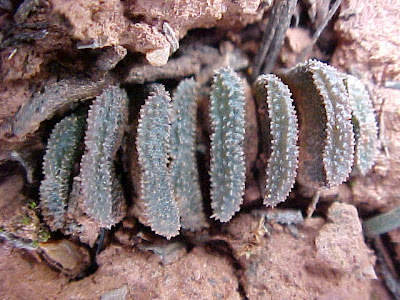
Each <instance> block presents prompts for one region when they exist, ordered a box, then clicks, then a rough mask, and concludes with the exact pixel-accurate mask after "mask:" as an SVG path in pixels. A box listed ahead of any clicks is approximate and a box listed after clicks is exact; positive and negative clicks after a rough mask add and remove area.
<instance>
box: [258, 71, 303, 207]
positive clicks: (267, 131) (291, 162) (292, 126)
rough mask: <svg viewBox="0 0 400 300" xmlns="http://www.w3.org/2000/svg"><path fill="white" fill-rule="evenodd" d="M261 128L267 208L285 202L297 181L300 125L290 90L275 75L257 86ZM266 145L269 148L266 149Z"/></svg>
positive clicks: (265, 78) (261, 81) (262, 77)
mask: <svg viewBox="0 0 400 300" xmlns="http://www.w3.org/2000/svg"><path fill="white" fill-rule="evenodd" d="M255 89H256V98H257V102H258V107H259V108H261V109H259V112H260V121H261V122H262V123H264V124H262V126H261V128H262V130H263V132H262V136H261V139H262V144H263V148H265V147H271V148H270V149H264V152H265V154H266V155H267V156H269V157H268V162H267V169H266V183H265V182H264V183H263V184H265V191H264V204H265V205H267V206H275V205H277V204H278V203H280V202H282V201H285V200H286V198H287V196H288V195H289V193H290V191H291V189H292V188H293V185H294V183H295V178H296V168H297V158H298V155H299V150H298V146H297V138H298V124H297V116H296V112H295V110H294V106H293V100H292V98H291V93H290V91H289V88H288V87H287V86H286V85H285V84H283V83H282V81H281V80H280V79H279V78H278V77H276V76H275V75H261V76H259V77H258V79H257V81H256V82H255ZM264 145H266V146H264Z"/></svg>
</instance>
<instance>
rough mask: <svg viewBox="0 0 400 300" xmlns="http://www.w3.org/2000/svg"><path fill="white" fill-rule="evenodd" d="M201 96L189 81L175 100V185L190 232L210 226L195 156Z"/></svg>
mask: <svg viewBox="0 0 400 300" xmlns="http://www.w3.org/2000/svg"><path fill="white" fill-rule="evenodd" d="M198 93H199V86H198V84H197V83H196V82H195V81H194V80H193V79H186V80H183V81H181V82H180V83H179V85H178V88H177V90H176V92H175V94H174V97H173V101H172V107H173V109H172V111H173V114H172V124H171V158H172V162H171V166H170V170H171V176H172V186H173V190H174V192H175V198H176V200H177V201H178V206H179V211H180V213H181V223H182V227H183V228H185V229H190V230H198V229H200V228H202V227H205V226H207V223H206V221H205V215H204V212H203V204H202V196H201V191H200V183H199V174H198V171H197V163H196V155H195V138H196V109H197V100H198V98H199V95H198Z"/></svg>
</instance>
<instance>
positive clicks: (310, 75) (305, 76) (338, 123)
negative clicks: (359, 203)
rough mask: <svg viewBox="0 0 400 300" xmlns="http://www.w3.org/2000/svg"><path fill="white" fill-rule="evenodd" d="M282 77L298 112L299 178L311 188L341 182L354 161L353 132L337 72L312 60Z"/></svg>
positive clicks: (346, 100)
mask: <svg viewBox="0 0 400 300" xmlns="http://www.w3.org/2000/svg"><path fill="white" fill-rule="evenodd" d="M281 77H282V80H283V82H284V83H286V84H287V85H288V86H289V88H290V90H291V91H292V93H293V98H294V100H295V103H296V108H297V109H298V115H299V124H300V132H299V152H300V153H299V167H298V177H297V179H298V181H299V182H300V183H301V184H303V185H305V186H308V187H311V188H319V187H333V186H337V185H339V184H341V183H342V182H343V181H345V180H346V179H347V177H348V175H349V173H350V171H351V167H352V164H353V154H354V133H353V125H352V124H351V107H350V104H349V99H348V94H347V92H346V88H345V87H344V84H343V82H342V80H341V78H340V77H339V74H338V72H337V71H336V69H334V68H333V67H331V66H328V65H326V64H324V63H321V62H319V61H316V60H309V61H308V62H306V63H304V64H299V65H297V66H296V67H294V68H293V69H291V70H289V71H288V72H286V73H283V74H282V75H281Z"/></svg>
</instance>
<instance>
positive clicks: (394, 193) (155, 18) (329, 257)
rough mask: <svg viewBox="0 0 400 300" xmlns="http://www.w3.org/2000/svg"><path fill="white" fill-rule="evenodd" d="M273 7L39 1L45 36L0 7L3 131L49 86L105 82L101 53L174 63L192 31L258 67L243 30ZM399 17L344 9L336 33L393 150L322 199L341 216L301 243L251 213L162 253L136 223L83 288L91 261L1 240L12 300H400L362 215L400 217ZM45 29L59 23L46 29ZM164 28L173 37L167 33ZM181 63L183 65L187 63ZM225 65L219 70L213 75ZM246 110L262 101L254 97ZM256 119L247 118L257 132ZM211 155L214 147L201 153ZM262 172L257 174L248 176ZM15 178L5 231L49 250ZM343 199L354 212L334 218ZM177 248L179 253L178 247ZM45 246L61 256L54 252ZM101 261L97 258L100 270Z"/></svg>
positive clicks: (291, 37)
mask: <svg viewBox="0 0 400 300" xmlns="http://www.w3.org/2000/svg"><path fill="white" fill-rule="evenodd" d="M3 2H4V3H6V2H7V1H3ZM3 2H1V1H0V4H1V5H4V4H2V3H3ZM28 2H29V1H28ZM31 2H32V3H34V2H35V1H31ZM78 2H79V4H78ZM269 2H270V1H260V0H254V1H251V0H239V1H227V0H226V1H225V0H219V1H205V0H196V1H189V2H188V1H181V0H174V1H169V2H168V3H167V4H166V3H165V1H153V2H152V3H151V4H150V2H149V1H118V0H107V1H99V0H93V1H86V2H85V3H84V4H82V1H76V0H73V1H61V0H50V1H48V2H45V3H44V2H43V3H42V2H39V3H40V5H39V6H38V7H36V8H34V9H33V10H32V12H30V13H28V14H27V17H26V22H27V23H29V24H35V26H36V27H35V26H34V27H29V26H28V27H27V28H25V27H23V26H14V25H15V24H14V23H13V22H10V20H12V18H13V13H14V12H13V10H12V9H11V10H10V9H5V8H3V7H2V6H0V8H1V9H0V26H2V25H4V26H6V27H3V28H6V29H5V30H4V32H5V33H4V35H2V36H1V37H0V43H1V45H2V48H0V49H1V50H0V60H1V67H0V79H2V80H1V83H0V124H4V123H5V122H6V121H7V120H8V119H9V118H11V117H12V116H13V115H14V114H15V112H16V111H17V110H18V108H19V107H20V106H21V104H23V103H25V102H26V101H27V100H28V99H29V98H30V97H31V96H32V94H33V93H35V92H38V91H40V90H42V89H43V87H44V86H47V85H49V84H50V83H53V82H55V81H58V80H60V79H63V78H68V77H70V76H75V75H76V74H85V75H87V76H88V77H95V74H93V72H92V70H93V69H92V65H93V62H94V61H95V60H96V58H97V57H99V56H101V54H102V52H101V51H102V50H99V49H95V48H103V47H107V46H112V45H121V46H123V47H124V48H126V49H128V55H127V58H128V59H124V63H125V61H126V60H128V61H129V60H135V59H138V60H139V61H140V63H141V64H147V61H150V62H151V63H152V64H164V63H166V61H167V60H168V59H169V56H170V55H171V52H172V51H171V50H172V48H173V47H176V42H177V41H180V40H181V39H182V38H183V37H185V35H187V34H188V31H189V33H190V30H191V29H196V28H211V27H218V29H219V30H221V31H224V30H225V31H226V32H228V33H227V35H226V36H227V37H228V39H231V42H232V45H234V46H233V47H235V46H237V45H239V46H240V47H241V49H242V50H243V51H244V52H245V53H247V54H251V55H249V59H250V60H251V59H252V57H253V56H254V53H255V52H256V51H257V49H258V46H259V41H258V40H257V38H256V37H255V36H252V35H251V34H249V32H250V33H251V30H254V28H253V29H249V31H245V30H243V37H242V36H241V34H242V32H241V31H239V29H242V28H244V27H245V26H246V25H248V24H251V23H254V22H257V21H259V20H261V18H262V16H263V13H264V12H265V11H266V10H267V9H268V8H269V6H270V3H269ZM210 3H211V4H210ZM15 8H16V7H15ZM399 12H400V3H397V2H396V1H390V0H375V1H371V2H368V3H367V2H365V1H361V0H344V1H343V4H342V8H341V11H340V14H339V16H338V19H337V21H336V23H335V26H334V30H333V31H331V34H334V35H336V36H337V38H338V46H337V48H336V50H335V52H334V53H333V56H332V59H331V64H332V65H335V66H337V67H339V68H340V69H342V70H343V71H346V72H349V73H352V74H354V75H356V76H358V77H360V78H361V79H362V80H363V81H364V82H365V83H366V84H367V85H368V87H369V89H370V91H371V93H372V95H373V97H374V103H375V107H376V110H377V113H378V117H377V121H378V122H379V126H380V136H381V143H382V144H381V151H380V153H379V156H378V158H377V163H376V165H375V166H374V168H373V170H372V171H371V172H370V173H369V174H368V176H366V177H363V178H353V179H352V180H351V182H350V183H349V184H348V185H345V186H343V187H341V188H339V189H338V190H337V191H333V192H331V193H330V196H326V197H325V196H323V197H322V201H321V203H322V204H321V206H322V207H328V206H329V209H327V210H326V211H323V210H322V212H319V213H320V215H321V216H322V217H323V218H322V217H318V218H311V219H308V220H306V221H305V223H304V224H303V225H298V227H297V231H296V230H294V231H290V230H289V228H287V227H285V226H282V225H279V224H277V223H271V224H266V223H264V222H263V221H262V220H260V218H259V217H258V218H256V217H254V216H252V215H251V214H247V213H245V212H242V213H239V214H238V216H237V217H235V218H234V219H233V220H232V221H231V222H230V223H228V224H224V225H220V224H216V223H213V222H212V221H210V228H209V229H206V230H204V231H203V232H199V233H194V234H189V233H185V232H184V233H183V238H178V239H177V240H172V242H170V243H167V242H166V241H162V242H160V239H159V238H155V237H154V235H152V234H151V233H149V232H148V230H147V229H143V226H141V225H138V224H137V222H136V221H134V220H133V219H126V220H124V221H123V222H122V224H120V225H119V228H118V230H116V232H111V233H110V234H109V235H107V236H106V239H105V246H106V247H105V250H104V251H103V252H101V253H100V254H99V255H98V256H97V264H98V268H97V269H95V268H93V269H92V270H91V271H90V272H88V273H86V274H85V275H86V277H83V278H80V280H75V281H71V280H70V276H71V275H68V274H67V273H68V272H67V271H68V270H67V269H68V268H69V267H70V266H75V265H76V263H77V262H80V261H81V257H76V259H72V258H71V260H70V261H69V260H63V259H62V258H61V257H57V255H58V254H54V253H50V254H52V255H53V254H54V256H52V257H51V258H48V257H46V258H45V256H44V255H43V250H37V251H27V250H20V249H16V248H13V247H12V245H11V243H9V242H4V240H3V239H1V240H0V282H1V283H2V284H1V286H2V288H1V289H0V298H1V299H27V298H29V299H246V297H247V299H343V300H345V299H346V300H347V299H390V297H391V295H390V294H389V293H388V292H387V291H386V288H385V286H384V285H383V284H382V282H381V281H378V280H374V278H375V273H374V271H373V266H374V263H375V259H374V256H373V254H372V251H371V250H370V249H369V248H368V247H367V246H366V244H365V242H364V239H363V236H362V230H361V223H360V219H359V216H358V214H357V210H358V213H359V214H360V216H361V217H364V216H366V215H371V214H376V213H377V212H378V211H386V210H388V209H391V208H394V207H396V206H398V205H399V204H400V198H399V196H398V195H399V194H400V182H399V180H400V174H399V172H400V138H399V136H400V135H399V131H400V127H399V125H398V124H400V100H399V99H400V91H399V90H398V89H393V88H387V87H385V86H393V82H396V81H400V54H399V53H400V52H399V51H398V50H399V48H400V40H399V38H398V28H399V26H400V15H399ZM43 21H47V22H49V23H50V24H48V25H47V26H45V27H44V28H41V27H40V26H39V27H38V26H37V25H38V24H41V22H43ZM21 22H24V20H22V21H21ZM165 23H167V24H168V26H169V28H170V29H171V30H172V31H168V30H169V29H168V28H167V29H166V27H165ZM9 24H11V25H9ZM245 32H246V33H245ZM255 32H256V34H259V32H257V30H255ZM245 34H246V36H245ZM216 36H217V35H216ZM244 36H245V37H244ZM249 36H251V38H249ZM310 36H311V32H310V30H309V28H308V27H304V26H302V27H299V28H291V29H290V30H289V31H288V33H287V40H286V44H285V47H284V49H283V50H282V52H281V55H280V58H281V62H280V63H281V64H282V65H285V66H291V65H293V64H294V63H295V61H296V59H298V57H299V55H301V53H302V51H303V50H304V49H305V48H306V47H307V45H308V44H309V42H310ZM13 37H18V38H17V39H13ZM196 37H197V36H196ZM257 37H258V36H257ZM199 40H200V39H199ZM213 43H215V41H213ZM78 48H79V49H78ZM222 48H223V47H222V46H221V45H220V49H218V50H217V49H216V48H214V49H213V50H214V52H216V53H217V55H220V56H221V60H222V57H225V56H224V52H223V51H222V50H221V49H222ZM322 52H323V51H321V50H320V49H318V48H317V47H315V49H314V51H313V53H312V55H313V56H314V57H317V58H327V57H328V58H329V55H327V54H326V53H322ZM203 54H204V53H203ZM181 55H182V56H181V57H179V56H178V59H179V58H182V57H183V58H185V57H184V55H183V54H181ZM205 56H206V55H205ZM217 57H219V56H217ZM146 58H147V61H146ZM173 59H175V58H172V59H171V60H173ZM213 60H214V61H213V62H209V64H210V65H211V64H213V63H215V59H213ZM217 60H218V59H217ZM202 64H203V65H205V64H207V62H205V63H203V62H202ZM179 67H180V65H179V64H178V69H179ZM189 67H190V66H189ZM201 67H204V66H201ZM196 68H200V67H198V66H197V65H196ZM196 70H197V69H195V72H193V73H190V74H195V73H196ZM118 71H120V70H119V69H118ZM190 71H193V70H190ZM208 71H209V70H208ZM196 75H197V73H196ZM206 78H208V77H207V76H206ZM207 80H208V79H204V81H207ZM247 97H248V98H251V95H250V94H249V93H248V94H247ZM249 107H251V105H250V106H249ZM251 109H252V110H253V109H254V107H251ZM253 114H254V112H252V113H251V114H249V115H248V116H246V117H248V118H250V119H252V115H253ZM253 121H254V120H253ZM248 126H249V127H248V129H250V130H249V131H248V134H249V140H251V139H254V138H255V137H256V134H255V132H256V127H257V124H256V123H255V122H253V123H248ZM27 144H29V142H27ZM10 145H11V146H10V147H12V146H13V144H12V143H11V144H10ZM206 145H207V141H205V142H204V143H202V144H201V145H200V146H202V147H206ZM18 147H23V145H22V146H21V145H19V146H18ZM246 147H247V150H246V154H247V155H248V157H250V160H251V161H254V160H255V156H256V149H257V143H256V142H254V143H252V142H248V145H246ZM38 148H39V150H40V146H38ZM8 155H9V154H8V153H7V154H4V153H1V154H0V157H1V158H2V161H4V160H7V159H9V156H8ZM204 155H207V153H205V154H204ZM253 167H254V166H253V165H252V163H248V165H247V170H248V171H249V170H251V169H252V168H253ZM11 173H12V174H9V173H7V174H6V175H5V176H6V177H5V178H2V180H1V181H0V211H1V212H0V226H1V227H2V228H1V229H0V230H4V229H6V230H7V231H9V232H10V233H12V234H13V235H15V236H17V237H19V238H23V239H28V240H35V241H37V240H38V239H39V235H40V234H39V231H40V218H39V217H38V210H37V209H32V208H29V207H28V206H29V204H30V203H32V200H35V199H37V195H36V196H35V193H32V192H31V193H30V194H29V195H28V194H27V193H26V191H25V190H24V185H25V184H26V180H24V179H23V177H22V175H21V174H19V173H18V174H16V173H13V172H11ZM337 195H338V196H337ZM35 197H36V198H35ZM294 197H295V195H294V194H293V195H291V198H294ZM334 199H335V200H337V199H339V200H340V201H343V202H346V203H349V204H339V203H334V204H332V205H331V203H332V200H334ZM257 201H258V202H260V201H259V189H258V187H257V183H256V182H255V178H252V177H251V176H248V178H247V190H246V199H245V203H246V204H248V205H252V204H254V203H257ZM291 203H293V202H291ZM296 205H297V204H296ZM26 217H28V219H29V220H28V219H27V218H26ZM21 222H22V223H21ZM96 237H97V233H96V236H95V237H91V239H90V241H91V242H90V244H91V246H93V244H95V239H96ZM53 238H54V239H56V240H57V239H61V241H60V240H58V241H56V242H55V244H56V245H57V244H58V243H60V244H63V243H64V242H63V239H65V238H67V239H70V240H71V243H72V244H71V246H68V247H74V248H75V247H76V248H77V249H84V250H82V251H83V252H85V262H84V263H85V264H87V263H90V262H88V260H89V258H88V254H87V252H86V251H88V247H87V246H85V245H80V246H72V245H78V242H77V241H76V240H75V239H74V238H72V237H63V236H62V235H61V234H59V233H56V234H54V236H53ZM388 240H389V241H390V243H391V247H392V251H393V253H395V255H394V259H397V261H399V257H400V246H399V245H400V238H399V233H398V231H394V232H392V233H390V235H389V236H388ZM68 243H69V242H68ZM178 244H179V245H181V246H179V247H176V245H178ZM182 245H183V246H182ZM81 246H83V248H80V247H81ZM42 247H43V248H46V247H48V250H49V251H53V248H51V247H50V244H48V246H46V245H45V244H43V245H42ZM68 247H66V249H67V250H68ZM94 247H95V246H94ZM58 249H59V248H56V250H57V251H58ZM63 251H65V250H63ZM94 251H95V248H92V251H91V263H93V254H94ZM53 252H54V251H53ZM40 253H42V254H40ZM57 253H58V252H57ZM78 256H79V254H78ZM71 257H72V256H71ZM50 260H51V261H50ZM50 264H52V266H50ZM68 265H69V266H68ZM60 270H61V271H60ZM80 271H82V270H80ZM85 271H87V270H86V269H85ZM75 275H76V274H75ZM21 278H23V280H21Z"/></svg>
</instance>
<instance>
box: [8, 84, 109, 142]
mask: <svg viewBox="0 0 400 300" xmlns="http://www.w3.org/2000/svg"><path fill="white" fill-rule="evenodd" d="M110 80H111V79H110V77H109V76H106V77H103V78H102V79H99V80H97V81H93V80H91V79H89V78H72V79H65V80H61V81H60V82H57V83H54V84H52V85H50V86H48V87H46V89H45V90H44V92H43V93H37V94H35V95H34V96H33V97H32V98H31V99H30V100H29V101H28V102H27V103H26V104H25V105H24V106H22V107H21V108H20V109H19V111H18V112H17V113H16V115H15V118H14V121H13V133H14V135H16V136H17V137H18V138H20V139H23V138H25V137H26V136H27V135H28V134H29V133H32V132H35V131H36V130H37V129H38V128H39V126H40V123H41V122H43V121H44V120H48V119H50V118H51V117H53V116H54V114H55V113H57V112H60V111H63V110H65V109H70V108H71V105H72V104H73V103H77V102H78V101H82V100H86V99H90V98H94V97H95V96H97V95H100V93H101V92H102V90H103V88H104V87H105V86H106V85H107V84H108V83H109V82H110Z"/></svg>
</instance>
